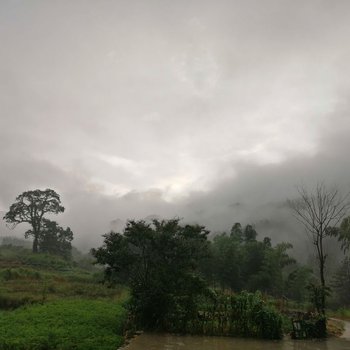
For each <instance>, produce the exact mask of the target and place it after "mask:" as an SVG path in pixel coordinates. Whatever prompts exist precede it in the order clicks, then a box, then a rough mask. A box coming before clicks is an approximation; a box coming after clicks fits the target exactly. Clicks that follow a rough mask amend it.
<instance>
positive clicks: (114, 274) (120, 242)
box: [92, 219, 208, 328]
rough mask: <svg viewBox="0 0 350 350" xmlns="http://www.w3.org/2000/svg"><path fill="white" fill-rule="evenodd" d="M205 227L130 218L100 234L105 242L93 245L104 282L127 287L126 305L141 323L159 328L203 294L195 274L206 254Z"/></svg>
mask: <svg viewBox="0 0 350 350" xmlns="http://www.w3.org/2000/svg"><path fill="white" fill-rule="evenodd" d="M207 235H208V231H206V230H205V228H204V227H202V226H198V225H185V226H182V225H180V223H179V220H178V219H173V220H169V221H165V220H162V221H159V220H153V221H152V223H151V224H149V223H146V222H145V221H143V220H140V221H133V220H132V221H129V222H128V223H127V225H126V228H125V229H124V232H123V234H120V233H116V232H110V233H108V234H106V235H104V238H105V239H104V244H103V246H102V247H100V248H98V249H93V250H92V254H93V255H94V256H95V258H96V260H97V262H98V263H99V264H103V265H105V267H106V278H107V279H108V280H110V281H111V280H114V281H115V280H117V281H124V282H127V283H128V284H129V286H130V287H131V295H132V300H131V304H130V305H131V308H132V309H133V311H134V313H135V315H137V317H138V321H139V322H140V324H142V325H144V326H146V327H150V328H164V327H165V323H166V321H167V320H169V318H171V315H172V314H174V313H176V312H179V310H182V311H181V312H184V313H191V312H193V308H194V305H195V303H194V298H195V297H196V296H197V295H198V294H200V293H201V292H203V290H204V286H205V284H204V281H203V280H202V279H201V278H200V277H199V275H198V274H197V267H198V263H199V261H200V259H202V258H203V257H205V256H206V255H207V249H208V241H207Z"/></svg>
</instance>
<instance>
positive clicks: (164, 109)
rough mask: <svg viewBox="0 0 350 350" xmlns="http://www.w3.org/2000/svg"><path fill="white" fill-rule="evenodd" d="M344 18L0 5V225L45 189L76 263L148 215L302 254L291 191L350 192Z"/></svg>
mask: <svg viewBox="0 0 350 350" xmlns="http://www.w3.org/2000/svg"><path fill="white" fill-rule="evenodd" d="M349 13H350V3H349V2H348V1H340V0H338V1H335V2H332V4H330V3H329V2H328V1H320V0H318V1H316V0H315V1H308V2H305V1H293V2H289V1H272V0H270V1H264V2H261V1H249V0H248V1H246V0H245V1H218V2H215V4H214V2H212V1H177V2H170V1H169V2H168V1H147V2H143V3H142V4H141V3H140V2H133V1H131V2H127V3H126V2H123V1H99V2H95V1H74V2H70V1H60V2H57V3H56V2H46V1H32V2H30V3H29V2H27V1H20V0H16V1H3V2H2V3H1V4H0V23H1V25H0V40H1V42H2V45H1V46H2V49H1V50H2V54H1V56H0V63H1V64H0V67H1V68H0V77H1V79H0V164H1V171H0V210H2V211H6V210H7V209H8V207H9V205H10V204H11V203H12V202H13V200H14V198H15V197H16V196H17V195H18V194H19V193H21V192H22V191H24V190H28V189H34V188H47V187H49V188H54V189H56V190H57V191H58V192H59V193H60V194H61V196H62V201H63V204H64V205H65V206H66V212H65V213H64V214H63V215H62V216H61V217H59V218H57V219H58V221H59V222H60V223H61V224H62V225H69V226H71V227H72V229H73V231H74V232H75V240H76V244H78V245H79V246H80V247H82V248H83V249H87V248H89V247H91V246H94V245H96V244H99V243H100V242H101V236H100V235H101V234H103V233H105V232H106V231H108V230H109V229H111V228H119V227H121V226H122V224H123V222H125V220H126V219H128V218H136V219H137V218H145V217H149V216H152V215H159V216H160V217H165V218H170V217H174V216H179V217H182V218H184V220H185V221H187V222H199V223H202V224H204V225H206V226H208V228H210V229H211V230H213V231H222V230H227V229H229V228H230V226H231V225H232V224H233V223H234V222H236V221H241V222H243V223H255V224H256V226H257V228H258V231H259V230H260V231H261V234H262V235H271V236H273V237H274V240H275V241H276V242H278V241H281V240H291V241H293V242H294V243H295V244H296V245H298V244H300V242H301V239H302V237H303V232H301V230H300V228H299V227H298V226H296V225H295V223H294V221H293V219H292V218H291V214H290V212H289V211H288V209H287V208H286V206H285V201H286V198H288V197H293V196H294V195H295V193H296V190H295V185H296V184H300V183H305V184H306V185H310V186H312V185H314V184H315V183H316V182H317V181H325V182H326V183H327V184H330V185H333V184H335V185H338V186H339V187H340V188H341V189H342V190H343V191H348V190H349V189H350V176H349V175H350V163H349V161H348V159H349V156H348V150H349V149H350V144H349V143H350V142H349V137H348V135H349V131H350V119H349V111H350V106H349V102H348V101H349V99H348V97H349V95H350V86H349V85H350V81H349V78H348V76H347V68H348V62H349V58H350V49H349V46H348V45H346V43H347V41H348V37H349V34H350V24H349V21H348V18H349ZM2 225H3V224H2ZM3 226H4V225H3ZM3 226H2V228H1V232H0V233H1V234H2V235H4V234H8V231H7V230H6V228H4V227H3ZM17 232H18V234H20V233H21V229H20V227H18V230H17ZM298 242H299V243H298Z"/></svg>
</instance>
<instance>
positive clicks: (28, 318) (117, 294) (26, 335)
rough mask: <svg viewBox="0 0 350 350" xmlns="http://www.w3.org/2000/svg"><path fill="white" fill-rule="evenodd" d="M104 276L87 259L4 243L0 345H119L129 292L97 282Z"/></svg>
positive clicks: (10, 348)
mask: <svg viewBox="0 0 350 350" xmlns="http://www.w3.org/2000/svg"><path fill="white" fill-rule="evenodd" d="M101 274H102V273H101V270H99V269H97V268H96V267H94V266H92V265H91V264H87V259H85V260H84V265H80V264H79V262H78V263H77V262H72V261H66V260H64V259H62V258H60V257H56V256H52V255H47V254H33V253H32V252H31V251H30V250H29V249H25V248H21V247H11V246H0V349H1V350H53V349H55V350H68V349H69V350H90V349H91V350H92V349H102V350H109V349H113V350H115V349H117V348H118V346H120V345H121V344H122V343H123V339H124V338H123V325H124V323H125V318H126V311H125V309H124V308H123V306H122V305H123V303H124V302H125V301H126V300H127V299H128V291H127V290H126V288H125V287H121V286H119V287H114V288H109V287H108V286H106V285H103V284H101V283H99V281H100V280H101Z"/></svg>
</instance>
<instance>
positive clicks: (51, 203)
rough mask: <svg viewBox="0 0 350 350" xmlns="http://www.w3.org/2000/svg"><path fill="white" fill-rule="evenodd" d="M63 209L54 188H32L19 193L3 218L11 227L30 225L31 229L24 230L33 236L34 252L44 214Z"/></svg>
mask: <svg viewBox="0 0 350 350" xmlns="http://www.w3.org/2000/svg"><path fill="white" fill-rule="evenodd" d="M63 211H64V207H63V206H62V205H61V199H60V196H59V194H58V193H56V192H55V191H54V190H52V189H46V190H32V191H25V192H23V193H21V194H20V195H19V196H18V197H17V198H16V200H15V202H14V203H13V204H11V206H10V209H9V211H8V212H7V213H6V214H5V216H4V218H3V219H4V220H5V221H6V222H7V223H8V224H10V225H12V227H15V226H17V225H18V224H21V223H28V224H29V225H31V226H32V229H31V230H28V231H27V232H26V236H33V252H34V253H36V252H38V249H39V238H40V233H41V229H42V226H43V220H44V219H45V215H46V214H58V213H62V212H63Z"/></svg>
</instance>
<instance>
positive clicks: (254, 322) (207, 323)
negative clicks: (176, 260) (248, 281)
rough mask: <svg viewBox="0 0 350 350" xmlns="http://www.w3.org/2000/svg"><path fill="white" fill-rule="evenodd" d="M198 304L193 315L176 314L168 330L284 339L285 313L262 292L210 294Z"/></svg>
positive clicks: (184, 312)
mask: <svg viewBox="0 0 350 350" xmlns="http://www.w3.org/2000/svg"><path fill="white" fill-rule="evenodd" d="M197 306H198V310H197V311H196V313H193V314H192V315H191V317H190V318H189V317H187V313H186V310H183V312H182V313H179V312H178V313H176V314H174V315H173V318H172V319H171V322H170V327H169V328H170V329H169V330H171V331H173V332H182V333H184V332H185V333H190V334H208V335H220V336H235V337H237V336H239V337H253V338H263V339H281V338H282V335H283V334H282V316H281V314H280V313H279V312H278V311H277V310H276V309H275V307H274V306H273V305H272V304H271V303H270V302H269V301H268V300H266V298H265V299H264V298H263V296H262V294H261V293H260V292H256V293H248V292H241V293H239V294H224V293H219V292H212V293H211V294H208V293H207V294H206V295H203V296H201V297H200V298H198V300H197Z"/></svg>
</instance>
